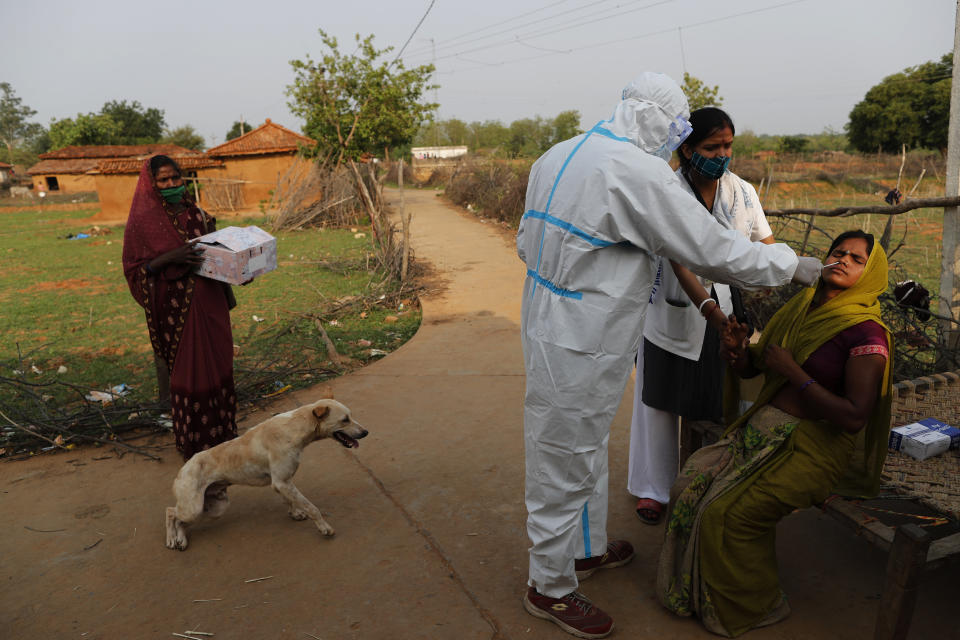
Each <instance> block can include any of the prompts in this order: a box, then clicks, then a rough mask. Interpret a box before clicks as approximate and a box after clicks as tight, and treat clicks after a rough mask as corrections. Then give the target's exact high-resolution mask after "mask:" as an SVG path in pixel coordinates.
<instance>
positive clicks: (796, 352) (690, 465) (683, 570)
mask: <svg viewBox="0 0 960 640" xmlns="http://www.w3.org/2000/svg"><path fill="white" fill-rule="evenodd" d="M827 255H828V258H827V260H826V262H827V263H828V265H827V266H825V267H824V269H823V272H822V275H821V279H820V282H819V283H818V285H817V286H816V287H812V288H807V289H804V290H803V291H801V292H800V293H798V294H797V295H796V296H794V297H793V298H792V299H791V300H790V301H789V302H788V303H787V304H786V305H785V306H784V307H783V308H782V309H780V311H778V312H777V313H776V315H774V316H773V318H772V319H771V320H770V323H769V324H768V326H767V327H766V329H765V330H764V332H763V336H762V338H761V339H760V342H759V343H758V344H756V345H753V346H747V341H746V331H747V328H746V326H745V325H741V324H739V323H738V322H737V321H736V319H735V318H734V317H733V316H731V318H730V320H729V322H728V325H727V328H726V329H725V331H724V333H723V354H724V357H725V358H726V359H727V360H728V361H729V362H730V365H731V368H732V369H733V371H735V372H736V373H737V374H738V375H740V376H741V377H750V376H752V375H756V374H758V373H764V374H765V380H764V385H763V388H762V389H761V391H760V395H759V397H758V398H757V402H756V403H755V404H754V405H753V406H752V407H751V408H750V410H749V411H748V412H747V413H745V414H744V415H743V416H741V417H740V418H739V419H738V420H736V421H735V422H734V423H733V424H732V425H730V427H729V428H728V429H727V431H726V433H725V434H724V438H723V439H721V440H720V441H719V442H717V443H716V444H714V445H711V446H708V447H704V448H702V449H700V450H698V451H697V452H695V453H694V454H693V455H692V456H691V457H690V458H689V460H687V462H686V464H685V465H684V468H683V470H682V472H681V474H680V476H679V478H678V479H677V481H676V483H675V484H674V486H673V489H672V490H671V496H670V516H669V518H668V520H667V528H666V538H665V541H664V546H663V549H662V551H661V554H660V564H659V569H658V574H657V591H658V594H659V596H660V600H661V602H663V604H664V605H665V606H666V607H667V608H668V609H670V610H671V611H673V612H675V613H677V614H679V615H683V616H689V615H697V616H698V617H699V618H700V620H701V621H702V622H703V624H704V626H705V627H706V628H707V629H709V630H710V631H712V632H714V633H717V634H720V635H724V636H729V637H733V636H738V635H740V634H742V633H744V632H745V631H748V630H749V629H752V628H754V627H759V626H764V625H768V624H773V623H775V622H778V621H780V620H782V619H783V618H785V617H786V616H787V615H788V614H789V612H790V607H789V606H788V605H787V601H786V599H785V597H784V594H783V592H782V591H781V589H780V583H779V577H778V574H777V559H776V550H775V540H776V538H775V536H776V525H777V522H779V521H780V520H781V519H782V518H783V517H784V516H786V515H788V514H789V513H791V512H792V511H794V510H795V509H801V508H805V507H809V506H811V505H814V504H818V503H821V502H823V501H824V500H825V499H826V498H827V497H828V496H829V495H830V494H831V493H833V492H837V493H842V494H845V495H858V496H868V495H875V494H876V492H877V491H878V489H879V485H880V471H881V469H882V467H883V461H884V458H885V457H886V451H887V436H888V432H889V428H890V398H891V396H890V384H891V380H890V378H891V376H890V373H891V367H890V354H891V352H892V346H893V343H892V341H891V337H890V333H889V331H888V330H887V328H886V327H885V326H884V324H883V321H882V320H881V319H880V304H879V302H878V300H877V299H878V297H879V296H880V294H882V293H883V292H884V291H885V290H886V288H887V257H886V254H885V253H884V251H883V248H882V247H880V246H879V245H876V246H875V245H874V242H873V236H871V235H869V234H866V233H864V232H862V231H859V230H858V231H848V232H846V233H843V234H841V235H840V236H838V237H837V239H836V240H835V241H834V243H833V245H832V246H831V247H830V250H829V251H828V254H827ZM830 263H834V264H832V266H831V264H830Z"/></svg>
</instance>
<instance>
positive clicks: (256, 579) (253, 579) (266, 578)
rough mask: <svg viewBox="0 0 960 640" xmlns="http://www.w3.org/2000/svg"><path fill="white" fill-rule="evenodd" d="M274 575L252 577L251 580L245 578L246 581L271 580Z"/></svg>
mask: <svg viewBox="0 0 960 640" xmlns="http://www.w3.org/2000/svg"><path fill="white" fill-rule="evenodd" d="M272 577H273V576H264V577H262V578H250V579H249V580H244V582H260V581H261V580H269V579H270V578H272Z"/></svg>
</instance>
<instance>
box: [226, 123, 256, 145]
mask: <svg viewBox="0 0 960 640" xmlns="http://www.w3.org/2000/svg"><path fill="white" fill-rule="evenodd" d="M254 129H256V127H254V126H251V125H250V123H249V122H241V121H240V120H234V122H233V125H232V126H231V127H230V131H227V137H226V140H233V139H234V138H239V137H240V136H242V135H243V134H245V133H250V132H251V131H252V130H254Z"/></svg>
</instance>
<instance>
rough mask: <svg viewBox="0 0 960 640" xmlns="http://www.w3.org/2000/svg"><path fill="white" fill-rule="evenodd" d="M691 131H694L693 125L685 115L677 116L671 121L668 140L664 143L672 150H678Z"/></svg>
mask: <svg viewBox="0 0 960 640" xmlns="http://www.w3.org/2000/svg"><path fill="white" fill-rule="evenodd" d="M691 133H693V125H692V124H690V122H689V121H688V120H687V119H686V118H684V117H683V116H677V117H676V118H674V119H673V122H671V123H670V128H669V129H668V130H667V141H666V142H665V143H664V144H665V146H666V147H667V149H669V150H670V151H676V150H677V147H679V146H680V145H681V144H683V141H684V140H686V139H687V136H689V135H690V134H691Z"/></svg>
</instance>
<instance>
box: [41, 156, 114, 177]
mask: <svg viewBox="0 0 960 640" xmlns="http://www.w3.org/2000/svg"><path fill="white" fill-rule="evenodd" d="M98 162H100V161H99V160H98V159H97V158H68V159H64V160H60V159H52V160H41V161H40V162H38V163H37V164H35V165H33V166H32V167H30V168H29V169H27V175H28V176H34V175H39V174H41V173H43V174H51V173H86V172H87V171H90V170H91V169H96V168H97V163H98Z"/></svg>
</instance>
